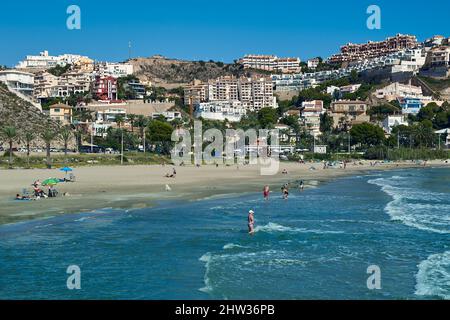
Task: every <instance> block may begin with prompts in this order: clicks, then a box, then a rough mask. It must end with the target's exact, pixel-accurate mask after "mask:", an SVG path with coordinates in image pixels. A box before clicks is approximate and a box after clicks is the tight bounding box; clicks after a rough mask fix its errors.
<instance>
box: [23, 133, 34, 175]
mask: <svg viewBox="0 0 450 320" xmlns="http://www.w3.org/2000/svg"><path fill="white" fill-rule="evenodd" d="M23 139H24V141H25V144H26V147H27V166H28V168H30V149H31V148H30V145H31V142H32V141H33V139H34V134H33V132H31V131H27V132H25V134H24V135H23Z"/></svg>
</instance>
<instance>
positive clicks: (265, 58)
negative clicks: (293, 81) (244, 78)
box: [239, 54, 301, 73]
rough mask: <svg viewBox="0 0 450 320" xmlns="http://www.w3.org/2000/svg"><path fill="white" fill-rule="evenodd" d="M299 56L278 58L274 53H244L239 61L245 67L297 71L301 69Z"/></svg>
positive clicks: (288, 71) (285, 71) (283, 71)
mask: <svg viewBox="0 0 450 320" xmlns="http://www.w3.org/2000/svg"><path fill="white" fill-rule="evenodd" d="M300 62H301V61H300V59H299V58H278V57H277V56H274V55H254V54H249V55H245V56H244V57H243V58H241V59H240V60H239V63H240V64H242V65H243V66H244V68H245V69H258V70H265V71H276V72H282V73H298V72H300V71H301V67H300Z"/></svg>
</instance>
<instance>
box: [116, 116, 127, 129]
mask: <svg viewBox="0 0 450 320" xmlns="http://www.w3.org/2000/svg"><path fill="white" fill-rule="evenodd" d="M115 120H116V123H117V126H118V127H119V129H121V128H122V125H123V124H124V123H125V118H124V116H122V115H118V116H116V119H115Z"/></svg>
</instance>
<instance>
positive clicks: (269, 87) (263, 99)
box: [184, 76, 277, 110]
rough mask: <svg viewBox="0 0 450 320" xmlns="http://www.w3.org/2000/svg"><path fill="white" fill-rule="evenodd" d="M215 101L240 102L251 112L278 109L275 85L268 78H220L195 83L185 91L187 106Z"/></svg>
mask: <svg viewBox="0 0 450 320" xmlns="http://www.w3.org/2000/svg"><path fill="white" fill-rule="evenodd" d="M213 101H240V102H241V103H242V106H243V107H245V108H247V109H249V110H259V109H261V108H264V107H272V108H276V107H277V104H276V99H275V96H274V95H273V83H272V80H271V79H270V78H267V77H251V78H247V77H241V78H235V77H230V76H226V77H220V78H217V79H215V80H210V81H209V82H208V83H202V82H198V81H197V82H194V83H193V84H191V85H190V86H187V87H186V88H185V90H184V102H185V104H186V105H190V104H192V105H194V104H199V103H201V102H213Z"/></svg>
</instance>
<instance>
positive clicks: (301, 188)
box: [299, 180, 305, 191]
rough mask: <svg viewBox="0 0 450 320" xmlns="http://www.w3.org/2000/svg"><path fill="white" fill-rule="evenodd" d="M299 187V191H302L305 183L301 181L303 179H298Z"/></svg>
mask: <svg viewBox="0 0 450 320" xmlns="http://www.w3.org/2000/svg"><path fill="white" fill-rule="evenodd" d="M299 188H300V191H303V189H305V184H304V183H303V180H300V185H299Z"/></svg>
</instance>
